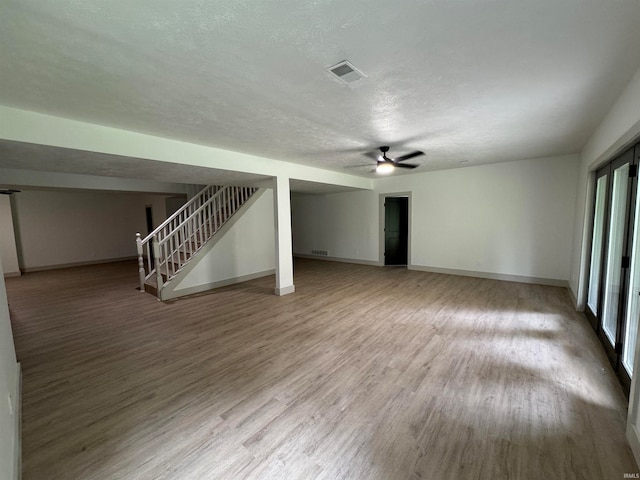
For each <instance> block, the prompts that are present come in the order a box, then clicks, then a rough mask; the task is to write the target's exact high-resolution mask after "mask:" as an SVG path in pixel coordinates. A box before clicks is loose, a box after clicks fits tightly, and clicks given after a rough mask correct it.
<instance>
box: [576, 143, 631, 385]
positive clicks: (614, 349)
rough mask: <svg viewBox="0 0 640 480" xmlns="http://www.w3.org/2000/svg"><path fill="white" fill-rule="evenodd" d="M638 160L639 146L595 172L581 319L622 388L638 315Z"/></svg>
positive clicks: (627, 382)
mask: <svg viewBox="0 0 640 480" xmlns="http://www.w3.org/2000/svg"><path fill="white" fill-rule="evenodd" d="M636 153H637V154H636ZM638 156H640V145H639V146H638V148H636V149H634V148H631V149H629V150H627V151H626V152H624V153H623V154H622V155H620V156H618V157H617V158H616V159H614V160H613V161H612V162H611V163H609V164H608V165H605V166H604V167H602V168H601V169H600V170H598V172H596V188H595V198H594V210H593V231H592V237H591V265H590V269H589V289H588V295H587V316H588V317H589V319H590V321H591V323H592V325H593V327H594V329H595V330H596V331H597V333H598V336H599V338H600V340H601V341H602V344H603V346H604V349H605V351H606V352H607V355H608V357H609V359H610V360H611V364H612V365H613V367H614V368H615V369H616V371H617V372H618V376H619V377H620V379H621V381H622V384H623V386H625V387H626V388H627V390H628V388H629V385H630V380H631V376H632V375H633V362H634V353H635V343H636V337H637V331H638V317H639V316H640V295H639V293H640V238H638V236H639V235H640V223H639V222H638V221H637V220H636V219H638V215H637V212H636V209H637V207H636V205H640V202H638V201H637V200H636V196H637V191H638V188H637V165H638V158H637V157H638ZM636 252H637V253H636Z"/></svg>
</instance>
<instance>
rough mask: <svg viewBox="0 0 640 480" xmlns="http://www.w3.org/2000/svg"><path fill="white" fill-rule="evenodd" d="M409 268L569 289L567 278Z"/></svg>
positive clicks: (419, 267) (417, 266) (422, 267)
mask: <svg viewBox="0 0 640 480" xmlns="http://www.w3.org/2000/svg"><path fill="white" fill-rule="evenodd" d="M407 268H408V269H409V270H419V271H421V272H431V273H444V274H446V275H459V276H462V277H476V278H488V279H491V280H501V281H505V282H518V283H532V284H537V285H549V286H552V287H566V288H567V289H569V288H568V287H569V282H568V281H567V280H557V279H555V278H540V277H527V276H524V275H508V274H505V273H492V272H475V271H470V270H457V269H453V268H439V267H426V266H423V265H409V266H408V267H407Z"/></svg>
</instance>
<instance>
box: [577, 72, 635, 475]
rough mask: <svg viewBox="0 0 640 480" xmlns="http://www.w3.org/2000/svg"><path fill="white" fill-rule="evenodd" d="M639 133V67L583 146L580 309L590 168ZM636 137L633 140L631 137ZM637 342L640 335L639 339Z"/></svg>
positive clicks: (630, 429) (630, 424)
mask: <svg viewBox="0 0 640 480" xmlns="http://www.w3.org/2000/svg"><path fill="white" fill-rule="evenodd" d="M638 136H640V69H639V70H637V71H636V73H635V75H634V77H633V78H632V79H631V81H630V82H629V84H628V85H627V87H626V88H625V90H624V91H623V92H622V94H621V95H620V97H618V99H617V100H616V102H615V103H614V105H613V106H612V107H611V109H610V110H609V112H608V113H607V115H606V116H605V118H604V119H603V120H602V122H601V123H600V125H599V126H598V128H597V129H596V130H595V132H594V133H593V135H592V136H591V138H590V139H589V141H588V142H587V144H586V145H585V147H584V148H583V149H582V153H581V161H580V177H579V182H580V184H579V192H580V195H579V196H578V199H577V202H578V203H577V208H576V210H577V211H576V219H575V220H576V232H575V236H574V241H573V245H574V247H573V248H574V255H573V259H572V267H571V285H570V286H571V290H572V292H573V294H574V295H575V297H576V299H577V306H578V308H579V309H583V308H584V305H585V303H586V295H587V287H588V268H587V267H588V264H589V255H590V251H589V246H590V238H589V236H590V234H591V222H592V218H591V216H592V213H591V208H590V207H591V202H592V197H593V190H594V180H593V173H592V172H593V171H594V170H595V169H597V168H598V167H599V166H600V165H602V164H603V163H606V162H607V161H608V160H610V159H612V157H614V156H615V154H616V153H618V152H620V151H621V150H623V149H624V148H625V147H627V146H628V145H630V144H631V143H632V142H634V141H637V138H638ZM634 139H635V140H634ZM638 340H639V341H640V337H639V338H638ZM635 351H636V354H635V366H634V371H635V372H640V343H636V346H635ZM638 376H639V375H637V374H636V375H634V377H633V380H632V381H631V392H630V396H629V414H628V417H627V438H628V439H629V444H630V445H631V449H632V450H633V454H634V456H635V458H636V461H637V462H638V463H640V382H638Z"/></svg>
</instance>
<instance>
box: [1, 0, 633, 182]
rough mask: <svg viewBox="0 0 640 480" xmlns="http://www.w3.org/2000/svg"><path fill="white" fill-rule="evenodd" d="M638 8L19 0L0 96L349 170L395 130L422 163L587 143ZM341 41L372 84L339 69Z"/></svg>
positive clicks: (13, 7)
mask: <svg viewBox="0 0 640 480" xmlns="http://www.w3.org/2000/svg"><path fill="white" fill-rule="evenodd" d="M638 19H640V2H638V1H637V0H612V1H601V0H563V1H562V2H558V1H557V0H521V1H518V2H513V1H510V0H492V1H477V0H450V1H442V2H420V1H413V0H396V1H394V2H389V1H382V0H367V1H364V0H363V1H356V0H349V1H332V0H317V1H310V2H300V1H299V0H282V1H278V2H266V1H264V0H220V1H216V2H204V1H193V2H183V1H175V0H171V1H169V0H137V1H135V2H131V1H124V0H113V1H110V2H98V1H96V0H66V1H64V2H43V1H41V0H20V1H17V0H5V2H3V6H2V15H1V16H0V62H1V65H2V68H1V69H0V104H4V105H7V106H13V107H18V108H23V109H26V110H33V111H38V112H43V113H49V114H53V115H58V116H62V117H67V118H73V119H77V120H84V121H87V122H92V123H97V124H102V125H108V126H115V127H118V128H123V129H128V130H134V131H138V132H144V133H150V134H153V135H158V136H163V137H169V138H175V139H180V140H185V141H190V142H194V143H199V144H204V145H211V146H216V147H220V148H225V149H229V150H236V151H240V152H246V153H251V154H255V155H260V156H265V157H269V158H276V159H282V160H287V161H292V162H298V163H304V164H309V165H315V166H321V167H324V168H330V169H335V170H341V169H343V168H344V167H347V166H350V165H355V164H361V163H365V162H366V161H368V157H366V156H364V155H363V154H364V153H367V152H371V150H372V149H375V148H376V147H377V146H379V145H381V144H390V145H391V146H392V147H393V148H392V151H391V156H395V155H400V154H402V153H406V152H408V151H410V150H414V149H420V150H423V151H424V152H425V153H426V156H424V157H421V158H420V159H417V160H420V162H419V163H421V164H422V166H421V168H419V169H416V170H413V171H414V172H419V171H424V170H430V169H440V168H450V167H455V166H460V165H461V162H462V161H463V160H464V161H468V163H465V165H474V164H478V163H490V162H497V161H504V160H513V159H522V158H536V157H544V156H549V155H557V154H565V153H574V152H577V151H579V150H580V149H581V147H582V146H583V145H584V143H585V141H586V140H587V138H588V137H589V135H590V134H591V132H592V131H593V129H594V128H595V127H596V125H597V124H598V123H599V121H600V120H601V119H602V117H603V115H604V114H605V113H606V111H607V110H608V108H609V107H610V106H611V104H612V103H613V101H614V100H615V98H616V97H617V96H618V94H619V93H620V91H621V90H622V88H623V87H624V85H625V84H626V83H627V82H628V81H629V79H630V78H631V75H632V74H633V72H634V71H635V70H636V69H637V68H638V67H639V66H640V57H639V56H638V51H639V50H640V28H638ZM345 59H348V60H350V61H351V62H352V63H353V64H355V65H356V66H357V67H358V68H360V69H361V70H362V71H363V72H364V73H365V74H366V75H367V79H366V81H365V82H364V84H363V85H361V86H359V87H358V88H353V89H352V88H348V87H345V86H343V85H341V84H340V83H338V82H337V81H335V80H333V79H331V78H330V77H329V76H328V74H327V73H326V71H325V68H327V67H329V66H332V65H333V64H335V63H337V62H339V61H341V60H345ZM363 160H364V162H363ZM0 166H1V160H0ZM348 171H349V173H354V174H363V175H369V174H370V173H369V171H370V169H369V168H366V167H363V168H361V169H358V168H354V169H349V170H348Z"/></svg>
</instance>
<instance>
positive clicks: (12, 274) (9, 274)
mask: <svg viewBox="0 0 640 480" xmlns="http://www.w3.org/2000/svg"><path fill="white" fill-rule="evenodd" d="M20 275H22V273H20V272H4V278H13V277H19V276H20Z"/></svg>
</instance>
